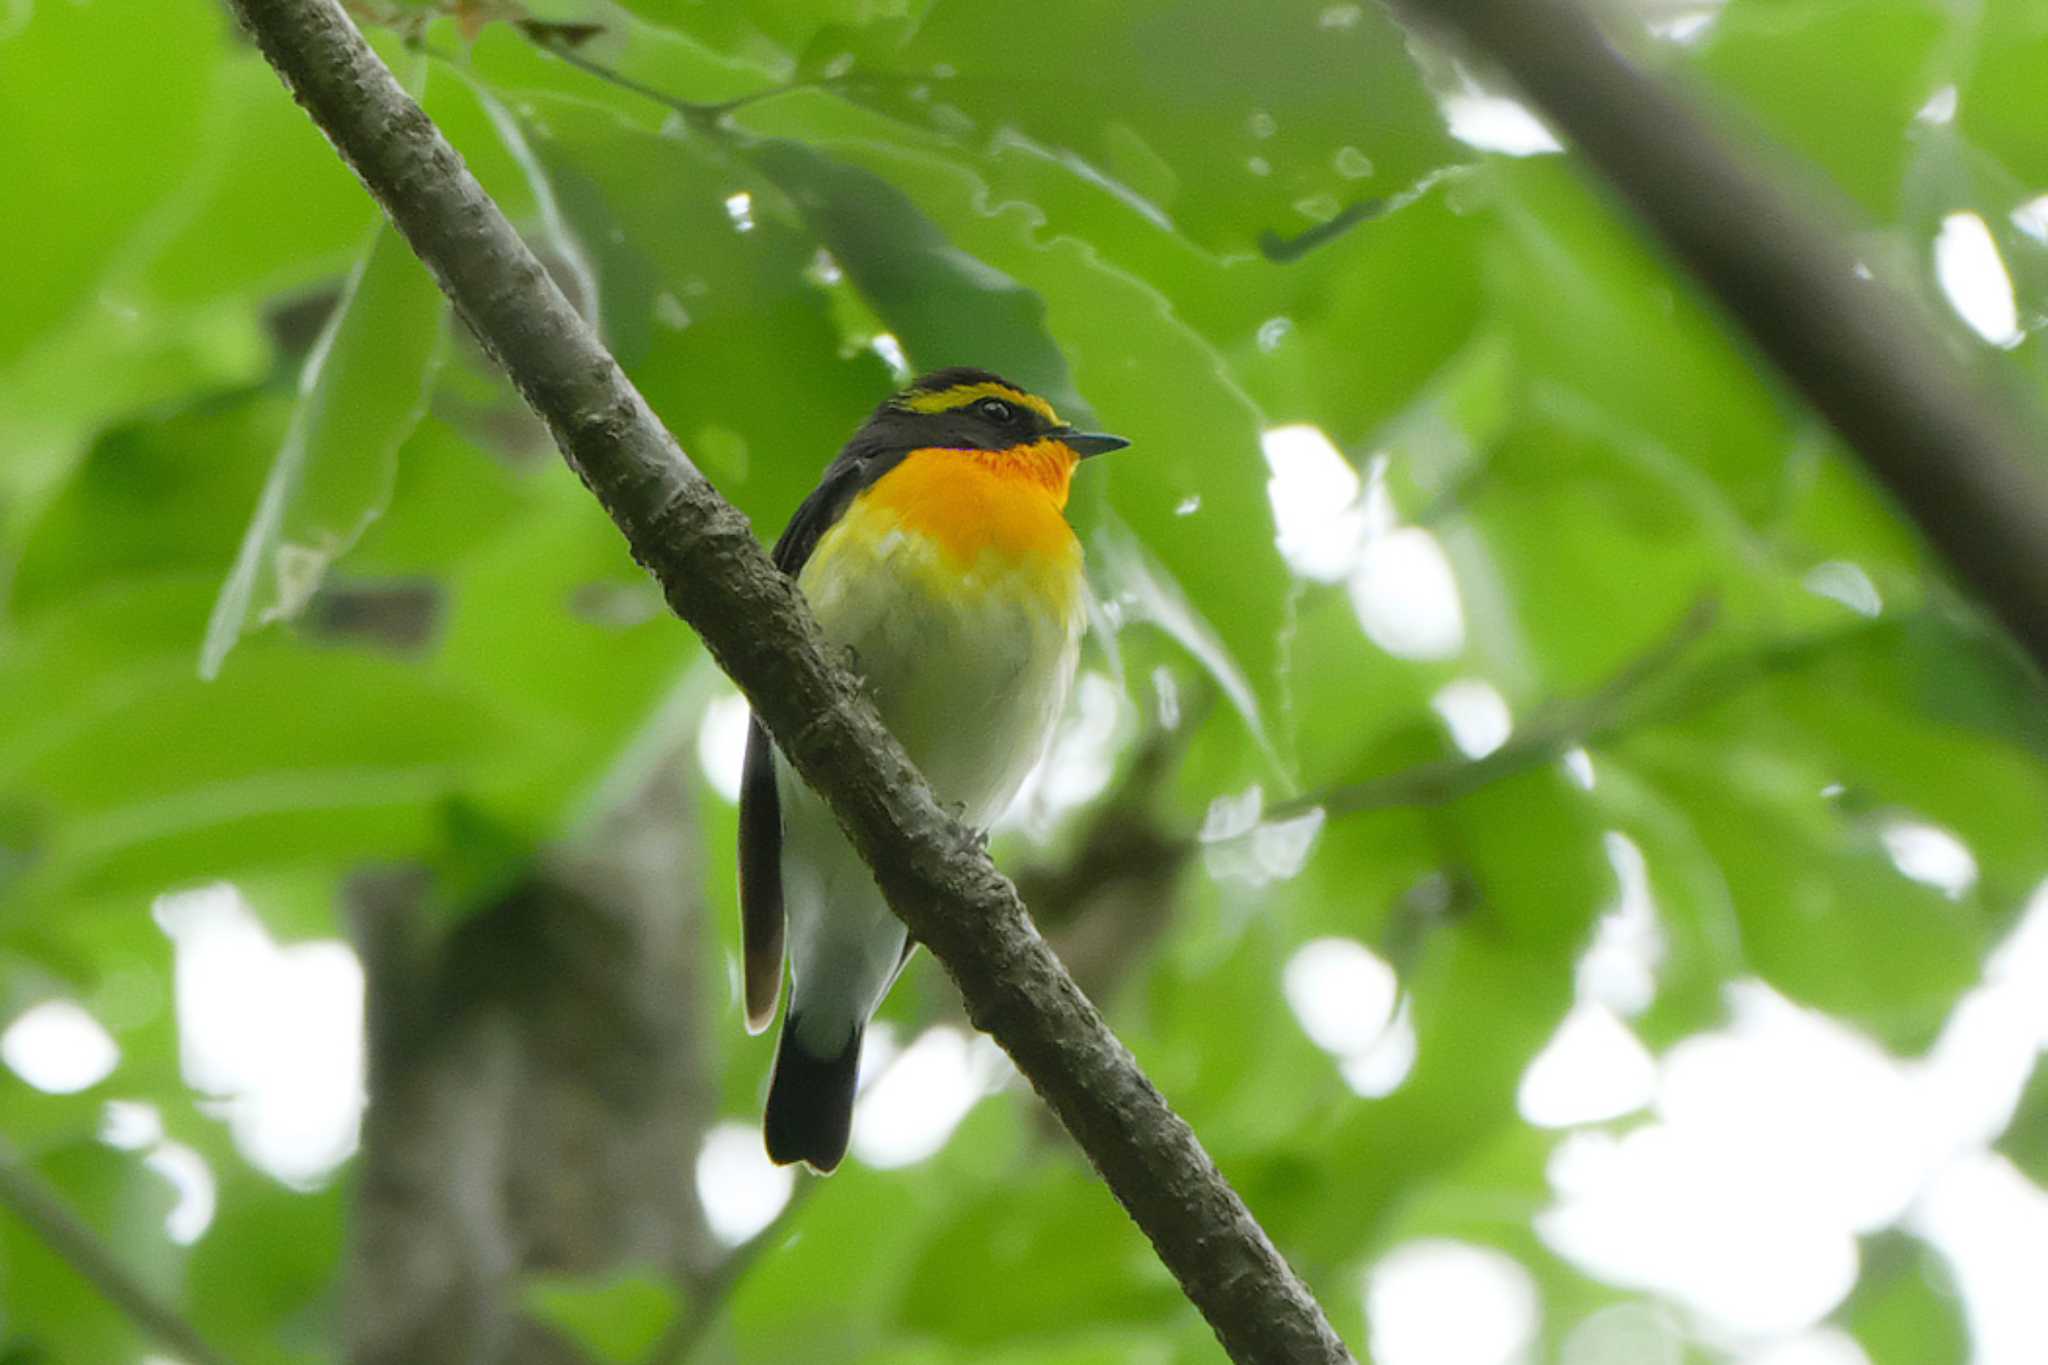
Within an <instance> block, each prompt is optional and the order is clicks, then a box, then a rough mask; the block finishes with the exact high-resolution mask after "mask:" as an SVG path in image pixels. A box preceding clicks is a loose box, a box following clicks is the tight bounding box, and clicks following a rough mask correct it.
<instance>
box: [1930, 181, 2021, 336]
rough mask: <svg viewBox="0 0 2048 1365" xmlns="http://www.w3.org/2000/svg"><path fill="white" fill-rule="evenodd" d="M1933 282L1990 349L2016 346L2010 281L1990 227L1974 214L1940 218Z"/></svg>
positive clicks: (2018, 333) (2016, 317) (2016, 316)
mask: <svg viewBox="0 0 2048 1365" xmlns="http://www.w3.org/2000/svg"><path fill="white" fill-rule="evenodd" d="M1934 278H1935V280H1936V281H1937V282H1938V283H1939V284H1940V285H1941V292H1942V294H1943V295H1945V296H1946V297H1947V299H1948V301H1949V306H1950V307H1952V308H1954V309H1955V310H1956V315H1957V316H1958V317H1960V318H1962V320H1963V321H1964V322H1966V323H1968V324H1969V326H1970V330H1971V331H1973V332H1975V333H1976V334H1977V335H1978V336H1980V337H1983V338H1984V339H1985V340H1986V341H1988V342H1990V343H1991V344H1992V345H1994V346H2002V347H2011V346H2017V345H2019V343H2020V342H2021V341H2022V340H2024V339H2025V334H2024V333H2022V332H2021V331H2020V323H2019V308H2018V305H2017V304H2016V303H2015V302H2014V301H2013V293H2012V277H2011V276H2010V275H2008V274H2007V273H2006V270H2005V261H2004V259H2003V258H2002V257H2000V256H1999V254H1998V243H1997V242H1995V241H1993V240H1992V237H1991V229H1990V228H1988V227H1986V226H1985V225H1984V220H1983V219H1982V218H1979V217H1978V216H1977V215H1976V214H1974V213H1951V214H1950V215H1948V217H1946V218H1944V219H1942V220H1941V231H1940V233H1939V234H1938V235H1937V236H1936V237H1935V239H1934Z"/></svg>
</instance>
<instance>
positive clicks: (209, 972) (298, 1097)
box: [155, 884, 363, 1186]
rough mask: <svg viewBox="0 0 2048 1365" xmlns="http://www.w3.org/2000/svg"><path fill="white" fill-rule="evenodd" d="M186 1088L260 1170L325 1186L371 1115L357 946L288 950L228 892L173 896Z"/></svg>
mask: <svg viewBox="0 0 2048 1365" xmlns="http://www.w3.org/2000/svg"><path fill="white" fill-rule="evenodd" d="M155 913H156V920H157V924H158V925H159V926H160V927H161V928H162V929H163V930H164V932H165V933H166V934H168V935H170V937H171V940H172V942H173V943H174V944H175V945H176V963H175V967H174V970H173V979H174V982H175V987H176V1003H177V1012H178V1049H179V1057H180V1060H181V1063H182V1066H183V1070H184V1073H185V1081H186V1083H187V1084H188V1085H190V1086H191V1087H192V1088H193V1089H195V1090H198V1091H201V1092H203V1093H205V1094H207V1095H209V1096H213V1097H215V1098H217V1099H218V1100H219V1102H220V1103H219V1105H218V1112H220V1113H221V1114H222V1115H223V1116H224V1117H225V1118H226V1119H227V1122H228V1125H229V1128H230V1130H231V1131H232V1132H233V1133H234V1137H235V1142H236V1145H237V1146H239V1147H240V1148H241V1150H242V1152H243V1154H244V1155H246V1156H247V1157H248V1158H249V1160H250V1161H251V1162H253V1163H254V1164H255V1165H257V1166H259V1167H261V1168H262V1169H264V1170H266V1171H268V1172H269V1173H270V1174H272V1175H274V1176H276V1177H277V1178H278V1179H280V1180H282V1181H285V1182H286V1183H288V1184H294V1185H301V1186H303V1185H308V1184H313V1183H317V1182H318V1181H319V1180H321V1179H322V1178H323V1177H325V1176H327V1175H328V1174H329V1173H331V1172H332V1171H333V1169H334V1168H335V1167H336V1166H338V1165H340V1164H341V1162H342V1161H343V1160H345V1159H346V1158H347V1157H348V1156H349V1154H350V1153H351V1152H353V1151H354V1150H355V1145H356V1134H357V1127H358V1124H359V1122H360V1120H361V1118H362V1110H363V971H362V964H361V963H359V962H358V961H357V960H356V955H355V953H354V952H353V951H352V950H351V949H350V948H349V946H348V945H347V944H345V943H342V942H339V941H336V940H321V941H314V942H308V943H296V944H290V945H286V946H279V945H278V944H277V943H276V942H275V941H273V940H272V939H271V937H270V933H269V931H268V930H266V929H265V928H264V927H263V924H262V922H261V921H260V920H259V919H257V917H256V915H255V914H254V912H252V911H251V910H250V908H249V906H248V903H247V902H246V901H244V900H243V899H242V896H241V893H240V892H239V891H237V890H236V889H235V888H234V887H232V886H229V885H226V884H217V885H214V886H209V887H204V888H201V889H199V890H196V891H188V892H180V893H177V894H174V895H168V896H161V897H159V898H158V899H157V902H156V908H155Z"/></svg>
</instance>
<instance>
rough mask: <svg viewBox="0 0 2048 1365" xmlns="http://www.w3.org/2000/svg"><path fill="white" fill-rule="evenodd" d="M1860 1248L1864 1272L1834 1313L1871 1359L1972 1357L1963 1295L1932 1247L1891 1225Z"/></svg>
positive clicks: (1888, 1364) (1874, 1364)
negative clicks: (1889, 1230) (1854, 1287)
mask: <svg viewBox="0 0 2048 1365" xmlns="http://www.w3.org/2000/svg"><path fill="white" fill-rule="evenodd" d="M1861 1252H1862V1259H1863V1274H1862V1276H1861V1278H1860V1279H1859V1280H1858V1281H1857V1284H1856V1290H1855V1292H1854V1293H1853V1294H1851V1295H1850V1296H1849V1301H1848V1302H1847V1303H1845V1304H1843V1305H1842V1306H1841V1308H1840V1309H1838V1310H1837V1311H1836V1314H1835V1316H1836V1318H1837V1319H1838V1320H1839V1321H1840V1322H1841V1323H1842V1325H1843V1326H1844V1327H1846V1328H1848V1329H1849V1330H1850V1331H1851V1332H1853V1333H1855V1335H1856V1340H1857V1341H1859V1342H1860V1343H1862V1346H1863V1349H1864V1350H1866V1351H1868V1352H1869V1353H1870V1360H1871V1365H1922V1362H1925V1361H1933V1360H1966V1359H1968V1358H1969V1356H1970V1330H1969V1324H1968V1322H1967V1320H1966V1319H1965V1318H1964V1315H1963V1305H1962V1302H1961V1296H1960V1294H1959V1293H1958V1292H1957V1285H1956V1284H1955V1280H1954V1276H1953V1273H1952V1272H1951V1271H1950V1269H1949V1267H1948V1265H1947V1263H1946V1262H1944V1261H1943V1260H1942V1258H1941V1257H1939V1256H1938V1255H1936V1254H1935V1253H1934V1251H1933V1249H1932V1248H1930V1247H1928V1246H1926V1245H1924V1244H1923V1243H1921V1242H1918V1241H1916V1240H1914V1239H1913V1238H1912V1237H1910V1236H1908V1235H1907V1234H1906V1233H1904V1232H1898V1231H1891V1232H1881V1233H1878V1234H1876V1235H1875V1236H1872V1237H1866V1238H1865V1239H1864V1240H1863V1245H1862V1248H1861Z"/></svg>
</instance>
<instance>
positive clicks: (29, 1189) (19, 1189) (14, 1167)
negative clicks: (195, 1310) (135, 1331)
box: [0, 1146, 232, 1365]
mask: <svg viewBox="0 0 2048 1365" xmlns="http://www.w3.org/2000/svg"><path fill="white" fill-rule="evenodd" d="M0 1208H4V1209H6V1210H8V1211H9V1212H11V1213H12V1214H13V1215H14V1216H15V1217H16V1218H19V1219H20V1220H21V1221H22V1222H23V1223H25V1224H27V1225H28V1227H29V1229H30V1230H31V1231H33V1232H34V1233H35V1234H36V1236H38V1237H40V1238H41V1239H42V1240H43V1242H44V1244H45V1245H47V1246H48V1247H49V1248H50V1250H51V1251H53V1252H55V1253H56V1254H57V1255H58V1256H60V1257H62V1258H63V1259H64V1260H65V1261H66V1262H67V1263H69V1264H70V1266H71V1268H72V1269H73V1270H75V1271H77V1272H78V1274H79V1275H80V1276H81V1277H82V1278H84V1279H86V1280H88V1281H90V1282H91V1284H92V1286H93V1288H94V1289H97V1290H98V1291H99V1292H100V1294H101V1296H102V1297H104V1298H105V1299H106V1300H107V1302H108V1303H111V1304H113V1305H114V1306H115V1307H116V1308H118V1309H120V1310H121V1311H122V1312H123V1313H125V1314H127V1315H128V1319H129V1321H131V1322H133V1323H134V1324H135V1325H136V1326H137V1327H139V1328H141V1329H142V1330H143V1331H144V1332H147V1333H148V1334H149V1335H150V1336H151V1337H152V1338H154V1339H155V1340H156V1341H157V1342H158V1343H159V1344H160V1345H163V1346H166V1347H168V1348H169V1349H171V1350H173V1351H176V1352H177V1353H178V1354H179V1355H181V1356H183V1357H184V1358H185V1359H186V1360H188V1361H191V1362H192V1365H232V1362H231V1361H229V1359H228V1358H227V1357H226V1356H224V1355H222V1354H221V1353H220V1352H219V1351H217V1350H215V1349H214V1347H213V1346H212V1344H211V1343H209V1342H208V1341H207V1340H206V1338H205V1337H202V1336H201V1335H199V1331H198V1329H197V1328H195V1327H193V1326H192V1324H191V1323H190V1322H188V1321H186V1320H185V1318H184V1317H183V1316H182V1315H180V1314H179V1312H178V1310H177V1309H176V1308H173V1307H172V1306H171V1305H170V1304H167V1303H165V1302H163V1301H162V1300H161V1299H159V1298H157V1296H156V1295H155V1294H153V1293H151V1292H150V1291H149V1289H148V1288H147V1287H146V1286H144V1285H143V1283H142V1282H141V1281H140V1280H138V1279H137V1278H136V1277H135V1276H133V1275H131V1274H130V1273H129V1272H128V1271H127V1269H126V1268H125V1267H123V1266H122V1264H121V1262H120V1260H119V1259H118V1258H117V1257H116V1256H115V1255H114V1253H113V1251H112V1250H111V1249H110V1248H109V1247H108V1246H107V1245H106V1243H104V1242H102V1241H101V1240H100V1236H99V1234H98V1233H96V1232H94V1231H93V1230H92V1228H91V1227H89V1226H87V1225H86V1223H85V1221H84V1220H83V1219H81V1218H80V1217H79V1216H78V1215H77V1214H76V1213H74V1212H72V1211H71V1209H70V1208H69V1207H68V1206H67V1205H66V1204H65V1203H64V1201H63V1200H62V1199H60V1198H58V1196H57V1193H56V1191H54V1190H52V1189H50V1188H49V1187H48V1186H46V1185H44V1184H43V1182H42V1181H41V1180H39V1179H37V1178H36V1174H35V1172H34V1171H32V1170H30V1169H29V1166H28V1163H27V1162H25V1161H24V1160H22V1159H21V1157H20V1156H19V1155H17V1154H16V1153H15V1151H14V1150H13V1148H11V1147H6V1146H0ZM30 1354H34V1352H31V1353H30Z"/></svg>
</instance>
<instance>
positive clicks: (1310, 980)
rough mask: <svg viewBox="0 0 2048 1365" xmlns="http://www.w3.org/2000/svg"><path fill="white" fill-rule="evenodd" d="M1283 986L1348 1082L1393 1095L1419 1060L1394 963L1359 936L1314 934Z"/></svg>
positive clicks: (1359, 1089)
mask: <svg viewBox="0 0 2048 1365" xmlns="http://www.w3.org/2000/svg"><path fill="white" fill-rule="evenodd" d="M1281 992H1282V994H1283V995H1285V997H1286V999H1287V1004H1288V1008H1290V1009H1292V1010H1293V1011H1294V1017H1295V1019H1296V1020H1297V1021H1298V1022H1299V1023H1300V1024H1301V1028H1302V1032H1304V1033H1306V1034H1307V1035H1308V1037H1309V1041H1310V1042H1313V1043H1314V1044H1315V1045H1316V1046H1317V1047H1319V1048H1321V1049H1322V1050H1323V1051H1325V1052H1327V1053H1329V1054H1330V1055H1331V1056H1332V1057H1334V1058H1336V1059H1337V1069H1338V1072H1339V1074H1340V1075H1342V1076H1343V1078H1344V1084H1345V1085H1347V1086H1349V1087H1350V1088H1351V1090H1352V1092H1353V1093H1355V1094H1358V1095H1362V1096H1364V1097H1365V1098H1367V1099H1377V1098H1379V1097H1380V1096H1382V1095H1390V1094H1392V1093H1393V1092H1394V1091H1395V1090H1396V1089H1398V1088H1399V1087H1400V1084H1401V1082H1402V1081H1404V1080H1406V1079H1407V1078H1408V1073H1409V1071H1410V1070H1411V1069H1413V1067H1414V1065H1415V1024H1414V1021H1413V1020H1412V1019H1411V1018H1410V1017H1409V1012H1408V1006H1407V1002H1406V1001H1403V1000H1402V999H1401V998H1400V983H1399V982H1398V981H1397V980H1396V978H1395V975H1394V969H1393V968H1392V967H1390V966H1388V965H1387V964H1386V962H1385V961H1384V960H1383V959H1382V958H1380V957H1379V956H1378V955H1377V954H1375V953H1374V952H1373V951H1372V950H1371V949H1369V948H1367V947H1366V946H1365V945H1364V944H1362V943H1360V942H1358V941H1357V940H1355V939H1348V938H1319V939H1312V940H1310V941H1309V942H1307V943H1305V944H1303V945H1302V946H1301V947H1300V948H1298V949H1296V950H1295V953H1294V956H1293V957H1291V958H1289V959H1288V960H1287V966H1286V968H1285V969H1284V971H1283V972H1282V974H1281Z"/></svg>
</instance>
